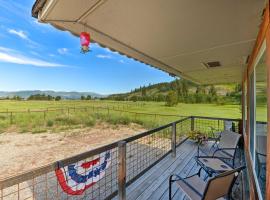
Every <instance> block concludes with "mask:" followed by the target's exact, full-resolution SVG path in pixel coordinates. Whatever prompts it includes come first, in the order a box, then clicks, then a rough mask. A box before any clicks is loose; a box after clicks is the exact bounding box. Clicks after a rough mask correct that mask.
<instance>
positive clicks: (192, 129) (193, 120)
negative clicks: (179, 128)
mask: <svg viewBox="0 0 270 200" xmlns="http://www.w3.org/2000/svg"><path fill="white" fill-rule="evenodd" d="M194 122H195V119H194V117H193V116H191V127H190V130H191V131H194V127H195V123H194Z"/></svg>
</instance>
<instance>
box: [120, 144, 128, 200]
mask: <svg viewBox="0 0 270 200" xmlns="http://www.w3.org/2000/svg"><path fill="white" fill-rule="evenodd" d="M118 199H119V200H126V142H125V141H120V142H119V143H118Z"/></svg>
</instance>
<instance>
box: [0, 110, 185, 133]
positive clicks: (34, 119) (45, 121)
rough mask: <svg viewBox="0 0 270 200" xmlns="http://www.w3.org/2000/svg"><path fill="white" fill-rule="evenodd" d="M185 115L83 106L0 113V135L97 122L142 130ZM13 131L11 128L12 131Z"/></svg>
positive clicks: (58, 129) (62, 128)
mask: <svg viewBox="0 0 270 200" xmlns="http://www.w3.org/2000/svg"><path fill="white" fill-rule="evenodd" d="M183 117H185V116H181V115H172V114H160V113H145V112H135V111H129V110H123V109H118V107H117V106H107V107H104V106H103V107H102V106H84V107H75V106H74V107H65V108H46V109H40V110H30V109H28V110H24V111H1V112H0V132H5V131H7V130H8V129H9V128H10V127H15V128H17V131H18V132H33V133H36V132H46V131H47V130H52V131H55V132H59V131H62V130H67V129H70V128H83V127H89V126H93V125H94V124H95V122H96V121H97V120H101V121H106V122H109V123H112V124H117V123H120V124H128V123H131V122H133V123H137V124H140V125H143V126H144V127H145V128H154V127H158V126H161V125H162V124H165V123H169V122H171V121H175V120H177V119H179V118H183ZM13 130H14V129H13Z"/></svg>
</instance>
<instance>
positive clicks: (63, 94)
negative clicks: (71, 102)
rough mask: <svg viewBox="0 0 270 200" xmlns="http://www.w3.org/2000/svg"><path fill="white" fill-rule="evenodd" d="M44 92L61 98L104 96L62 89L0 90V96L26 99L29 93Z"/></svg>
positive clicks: (102, 96)
mask: <svg viewBox="0 0 270 200" xmlns="http://www.w3.org/2000/svg"><path fill="white" fill-rule="evenodd" d="M36 94H45V95H51V96H53V97H56V96H61V98H62V99H80V98H81V96H87V95H90V96H91V97H93V98H95V97H96V98H104V97H106V95H101V94H98V93H94V92H64V91H59V92H58V91H52V90H23V91H8V92H6V91H0V98H5V97H14V96H20V97H21V98H24V99H27V98H28V97H29V96H31V95H36Z"/></svg>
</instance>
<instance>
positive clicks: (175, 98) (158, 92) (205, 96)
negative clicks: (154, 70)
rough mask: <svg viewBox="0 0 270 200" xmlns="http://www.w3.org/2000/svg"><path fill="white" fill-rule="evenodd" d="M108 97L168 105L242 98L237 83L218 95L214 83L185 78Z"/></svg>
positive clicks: (223, 101) (218, 101)
mask: <svg viewBox="0 0 270 200" xmlns="http://www.w3.org/2000/svg"><path fill="white" fill-rule="evenodd" d="M191 89H192V90H193V91H191ZM194 89H195V91H194ZM106 99H110V100H119V101H125V100H128V101H157V102H166V105H168V106H173V105H176V104H177V103H179V102H181V103H217V104H226V103H239V102H240V99H241V86H240V85H239V84H236V85H235V88H234V90H233V92H227V93H226V95H225V96H221V95H218V91H217V88H216V87H215V86H214V85H197V84H194V83H192V82H190V81H187V80H184V79H176V80H174V81H172V82H170V83H159V84H154V85H149V86H143V87H140V88H137V89H134V90H132V91H131V92H130V93H127V94H116V95H110V96H109V97H107V98H106Z"/></svg>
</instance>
